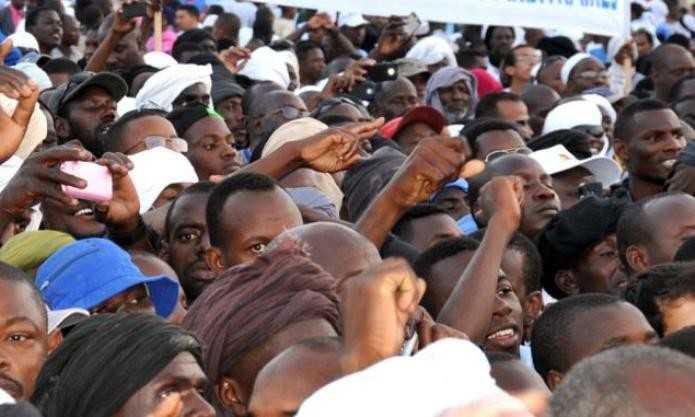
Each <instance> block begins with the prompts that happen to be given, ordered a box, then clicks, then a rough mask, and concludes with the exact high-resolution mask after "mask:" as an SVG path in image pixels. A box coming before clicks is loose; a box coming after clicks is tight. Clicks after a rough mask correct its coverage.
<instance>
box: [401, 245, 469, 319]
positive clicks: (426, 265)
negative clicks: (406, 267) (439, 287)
mask: <svg viewBox="0 0 695 417" xmlns="http://www.w3.org/2000/svg"><path fill="white" fill-rule="evenodd" d="M479 247H480V242H478V241H477V240H475V239H471V238H470V237H466V236H461V237H454V238H451V239H446V240H443V241H441V242H437V243H436V244H435V245H434V246H432V247H431V248H429V249H427V250H425V251H424V252H422V253H421V254H420V256H418V257H417V259H416V260H415V263H414V264H413V269H414V270H415V274H416V275H417V276H418V277H420V278H422V279H424V280H425V282H426V283H427V286H428V288H429V287H431V286H432V285H434V284H433V282H432V268H433V267H434V266H435V265H436V264H437V263H439V262H441V261H443V260H445V259H448V258H451V257H453V256H456V255H458V254H459V253H461V252H475V251H476V250H478V248H479ZM461 273H463V271H461ZM451 279H452V280H458V277H451ZM430 284H432V285H430ZM454 285H455V284H454ZM421 304H422V306H423V307H424V308H425V310H427V311H428V312H430V313H431V314H433V315H435V314H437V313H438V309H439V308H441V307H440V306H438V304H439V301H437V300H436V294H434V293H433V291H430V290H428V291H425V295H424V296H423V297H422V301H421Z"/></svg>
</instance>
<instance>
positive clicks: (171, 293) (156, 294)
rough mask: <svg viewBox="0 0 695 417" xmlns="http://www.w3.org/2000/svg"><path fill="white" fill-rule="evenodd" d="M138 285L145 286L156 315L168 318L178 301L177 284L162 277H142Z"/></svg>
mask: <svg viewBox="0 0 695 417" xmlns="http://www.w3.org/2000/svg"><path fill="white" fill-rule="evenodd" d="M143 278H144V280H142V281H141V282H139V283H142V284H145V285H146V286H147V289H148V290H149V292H150V301H151V302H152V305H153V306H154V309H155V311H156V312H157V315H159V316H160V317H164V318H166V317H169V316H170V315H171V313H173V312H174V309H175V308H176V303H177V302H178V300H179V283H178V282H176V281H175V280H173V279H171V278H169V277H166V276H164V275H160V276H153V277H144V276H143Z"/></svg>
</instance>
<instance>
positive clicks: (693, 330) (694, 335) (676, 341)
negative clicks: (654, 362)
mask: <svg viewBox="0 0 695 417" xmlns="http://www.w3.org/2000/svg"><path fill="white" fill-rule="evenodd" d="M659 346H663V347H667V348H669V349H673V350H677V351H679V352H681V353H684V354H686V355H688V356H690V357H691V358H695V326H688V327H684V328H682V329H680V330H678V331H677V332H675V333H671V334H670V335H668V336H666V337H664V338H663V339H661V340H660V341H659Z"/></svg>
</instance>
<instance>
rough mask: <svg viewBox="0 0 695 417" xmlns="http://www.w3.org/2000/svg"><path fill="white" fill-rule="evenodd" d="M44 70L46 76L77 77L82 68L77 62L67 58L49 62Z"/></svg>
mask: <svg viewBox="0 0 695 417" xmlns="http://www.w3.org/2000/svg"><path fill="white" fill-rule="evenodd" d="M41 69H42V70H44V71H45V72H46V74H49V75H50V74H70V75H75V74H77V73H78V72H80V66H79V65H77V64H76V63H75V62H73V61H71V60H69V59H67V58H54V59H51V60H49V61H48V62H47V63H46V64H45V65H44V66H43V67H41Z"/></svg>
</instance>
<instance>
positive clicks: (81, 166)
mask: <svg viewBox="0 0 695 417" xmlns="http://www.w3.org/2000/svg"><path fill="white" fill-rule="evenodd" d="M60 170H61V171H63V172H65V173H66V174H70V175H74V176H76V177H78V178H82V179H83V180H85V181H87V187H86V188H82V189H80V188H75V187H70V186H67V185H63V192H64V193H65V194H67V195H69V196H70V197H74V198H78V199H81V200H89V201H96V202H98V203H100V202H103V201H108V200H111V198H112V197H113V179H112V178H111V173H110V172H109V169H108V168H107V167H105V166H102V165H99V164H95V163H94V162H82V161H68V162H63V163H62V164H61V165H60Z"/></svg>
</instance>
